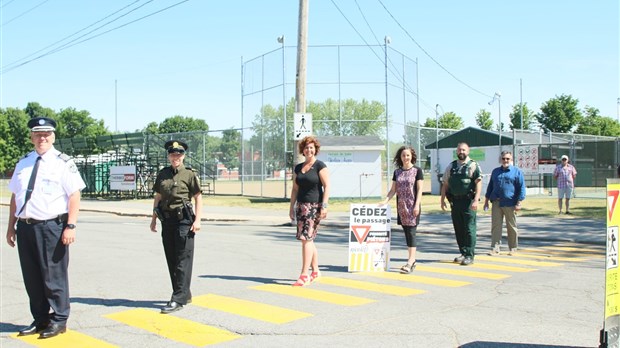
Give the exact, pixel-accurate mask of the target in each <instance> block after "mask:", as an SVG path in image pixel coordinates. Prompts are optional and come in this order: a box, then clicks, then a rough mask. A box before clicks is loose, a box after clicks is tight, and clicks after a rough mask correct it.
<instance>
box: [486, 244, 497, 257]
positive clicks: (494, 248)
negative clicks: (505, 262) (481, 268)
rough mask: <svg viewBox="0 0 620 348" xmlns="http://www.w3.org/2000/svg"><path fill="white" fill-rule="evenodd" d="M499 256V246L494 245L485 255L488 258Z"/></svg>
mask: <svg viewBox="0 0 620 348" xmlns="http://www.w3.org/2000/svg"><path fill="white" fill-rule="evenodd" d="M499 254H500V252H499V245H496V246H495V247H493V249H491V251H489V252H488V253H487V255H489V256H497V255H499Z"/></svg>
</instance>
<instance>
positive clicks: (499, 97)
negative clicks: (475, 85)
mask: <svg viewBox="0 0 620 348" xmlns="http://www.w3.org/2000/svg"><path fill="white" fill-rule="evenodd" d="M496 100H497V107H498V112H497V114H498V118H499V123H498V124H497V133H498V134H499V151H500V152H502V94H501V93H500V92H495V94H494V95H493V99H492V100H491V101H490V102H489V105H493V103H494V102H495V101H496Z"/></svg>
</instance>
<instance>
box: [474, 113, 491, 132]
mask: <svg viewBox="0 0 620 348" xmlns="http://www.w3.org/2000/svg"><path fill="white" fill-rule="evenodd" d="M476 124H477V125H478V127H480V128H481V129H484V130H491V128H492V127H493V119H491V113H490V112H489V111H487V110H485V109H480V111H478V113H477V114H476Z"/></svg>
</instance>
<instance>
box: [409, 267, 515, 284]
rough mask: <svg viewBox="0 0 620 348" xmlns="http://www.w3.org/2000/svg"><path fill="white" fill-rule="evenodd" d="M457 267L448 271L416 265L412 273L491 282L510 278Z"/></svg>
mask: <svg viewBox="0 0 620 348" xmlns="http://www.w3.org/2000/svg"><path fill="white" fill-rule="evenodd" d="M455 265H456V264H455ZM463 268H464V267H461V266H460V265H459V268H458V269H449V268H441V267H433V266H427V265H418V266H417V267H416V269H415V271H414V272H431V273H440V274H452V275H458V276H463V277H472V278H482V279H492V280H500V279H505V278H508V277H510V276H509V275H507V274H498V273H488V272H477V271H469V270H466V269H463Z"/></svg>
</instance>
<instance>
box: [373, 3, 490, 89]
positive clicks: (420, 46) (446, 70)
mask: <svg viewBox="0 0 620 348" xmlns="http://www.w3.org/2000/svg"><path fill="white" fill-rule="evenodd" d="M377 1H379V3H380V4H381V6H383V9H385V11H386V12H387V13H388V14H389V15H390V17H392V20H394V22H395V23H396V24H397V25H398V26H399V27H400V28H401V29H402V30H403V31H404V32H405V34H407V36H408V37H409V38H410V39H411V41H413V42H414V43H415V44H416V45H417V46H418V48H420V50H422V52H424V54H426V56H427V57H429V58H430V59H431V60H432V61H433V62H434V63H435V64H437V66H439V67H440V68H441V69H443V70H444V71H445V72H446V73H448V75H450V76H452V78H454V79H455V80H456V81H458V82H459V83H461V84H462V85H464V86H465V87H467V88H469V89H471V90H472V91H474V92H476V93H478V94H481V95H483V96H485V97H489V98H491V97H492V96H491V95H489V94H486V93H484V92H481V91H480V90H478V89H476V88H474V87H472V86H470V85H469V84H467V83H465V82H464V81H463V80H461V79H459V78H458V77H456V76H455V75H454V74H453V73H451V72H450V71H449V70H448V69H446V68H445V67H444V66H443V65H441V64H440V63H439V62H438V61H437V60H436V59H435V58H433V56H431V55H430V53H428V52H427V51H426V50H425V49H424V47H422V45H420V44H419V43H418V42H417V41H416V40H415V39H414V38H413V36H411V34H409V32H408V31H407V29H405V28H404V27H403V26H402V25H401V24H400V22H398V20H397V19H396V18H395V17H394V16H393V15H392V13H391V12H390V11H389V10H388V9H387V7H385V5H384V4H383V2H382V1H381V0H377Z"/></svg>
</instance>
